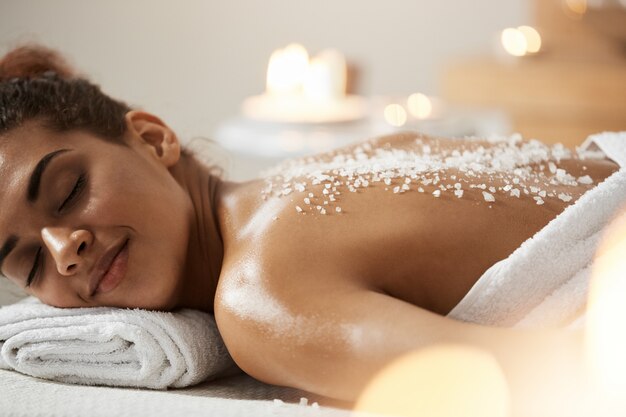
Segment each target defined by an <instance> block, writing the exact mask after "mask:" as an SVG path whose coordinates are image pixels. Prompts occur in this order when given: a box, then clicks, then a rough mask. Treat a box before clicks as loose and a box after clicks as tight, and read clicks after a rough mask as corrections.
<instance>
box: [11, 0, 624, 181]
mask: <svg viewBox="0 0 626 417" xmlns="http://www.w3.org/2000/svg"><path fill="white" fill-rule="evenodd" d="M31 41H34V42H40V43H43V44H44V45H47V46H49V47H53V48H57V49H58V50H60V51H61V52H62V53H64V54H65V56H66V57H67V58H68V59H69V60H70V63H72V64H73V65H74V66H75V68H77V69H78V70H79V71H81V72H82V73H84V74H86V75H87V76H89V77H90V78H91V79H92V80H93V81H94V82H96V83H98V84H100V85H101V86H102V88H103V89H104V91H105V92H107V93H109V94H111V95H112V96H114V97H116V98H119V99H122V100H124V101H126V102H128V103H129V104H130V105H132V106H135V107H139V108H142V109H145V110H147V111H150V112H152V113H155V114H157V115H158V116H160V117H161V118H162V119H163V120H164V121H165V122H166V123H167V124H169V125H170V126H171V127H172V128H173V129H174V130H175V131H176V132H177V133H178V134H179V136H180V138H181V140H183V141H184V142H190V141H191V145H190V146H192V147H198V146H200V147H204V148H205V149H206V146H205V145H204V143H205V142H204V141H202V140H193V139H194V138H198V137H203V138H209V139H211V140H213V141H214V143H215V144H214V145H210V146H209V148H210V149H211V150H210V154H211V155H212V157H213V159H214V160H215V161H216V162H217V163H219V164H221V165H223V166H224V168H225V169H226V172H227V176H228V177H229V178H231V179H235V180H244V179H248V178H251V177H253V176H255V175H257V174H258V172H259V171H260V170H262V169H265V168H267V167H269V166H271V165H273V164H274V163H276V162H278V161H280V160H282V159H284V158H286V157H293V156H301V155H307V154H311V153H315V152H320V151H325V150H329V149H332V148H335V147H339V146H343V145H345V144H348V143H351V142H354V141H359V140H363V139H367V138H369V137H372V136H375V135H380V134H385V133H391V132H394V131H397V130H407V129H412V130H419V131H422V132H425V133H429V134H433V135H442V136H450V137H463V136H472V135H474V136H489V135H505V134H510V133H512V132H519V133H521V134H522V135H523V136H524V137H527V138H537V139H541V140H543V141H545V142H549V143H555V142H562V143H564V144H566V145H568V146H575V145H578V144H580V143H581V142H582V141H583V140H584V139H585V138H586V137H587V136H588V135H589V134H591V133H595V132H601V131H605V130H626V52H625V51H626V0H604V1H602V0H595V1H594V0H507V1H498V0H474V1H471V2H469V1H463V0H438V1H425V0H386V1H384V2H383V1H369V2H363V1H357V0H343V1H332V0H316V1H304V0H292V1H288V2H287V1H279V0H264V1H253V0H249V1H244V0H230V1H221V2H218V1H208V0H207V1H201V0H182V1H178V2H173V1H156V0H150V1H148V0H109V1H106V2H85V1H80V0H55V1H54V2H52V1H46V0H2V1H0V54H4V53H6V52H7V51H8V50H10V49H11V48H13V47H15V46H17V45H20V44H22V43H25V42H31ZM198 144H199V145H198Z"/></svg>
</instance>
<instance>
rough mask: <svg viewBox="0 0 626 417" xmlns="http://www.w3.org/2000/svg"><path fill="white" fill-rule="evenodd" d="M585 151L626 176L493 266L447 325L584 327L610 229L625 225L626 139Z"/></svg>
mask: <svg viewBox="0 0 626 417" xmlns="http://www.w3.org/2000/svg"><path fill="white" fill-rule="evenodd" d="M582 149H584V150H586V151H591V152H594V151H596V150H597V149H600V150H601V151H602V153H603V154H604V155H606V156H607V157H609V158H611V159H612V160H613V161H615V162H617V163H618V164H619V165H620V170H619V171H617V172H615V173H613V174H612V175H611V176H609V177H608V178H606V179H605V180H604V181H603V182H601V183H599V184H598V185H597V186H596V187H594V188H592V189H590V190H588V191H587V192H586V193H585V194H584V195H582V196H581V197H580V198H579V199H578V200H577V201H576V202H575V203H574V204H572V205H571V206H568V207H567V208H566V209H565V210H564V211H563V212H562V213H560V214H559V215H558V216H556V218H554V219H553V220H552V221H550V222H549V223H548V224H547V225H546V226H545V227H544V228H543V229H541V230H540V231H538V232H537V233H536V234H535V235H534V236H533V237H531V238H529V239H527V240H526V241H525V242H524V243H522V245H521V246H520V247H518V248H517V249H516V250H515V251H514V252H513V253H512V254H511V255H510V256H509V257H507V258H506V259H503V260H501V261H499V262H497V263H495V264H494V265H492V266H491V267H490V268H489V269H488V270H487V271H486V272H485V273H484V274H483V275H482V276H481V277H480V279H479V280H478V281H477V282H476V283H475V284H474V286H473V287H472V288H471V289H470V291H469V292H468V293H467V294H466V295H465V297H464V298H463V299H462V300H461V301H460V302H459V303H458V304H457V305H456V306H455V307H454V308H453V309H452V311H450V312H449V313H448V317H451V318H454V319H458V320H462V321H469V322H474V323H479V324H486V325H494V326H511V327H570V328H577V327H581V326H583V325H584V321H585V320H584V317H585V314H586V309H587V296H588V288H589V280H590V278H591V272H592V270H593V267H594V265H595V262H596V250H597V248H598V245H599V243H600V241H601V239H602V237H603V234H604V232H605V230H604V229H605V227H607V226H608V225H609V224H610V223H611V222H612V221H615V219H616V218H617V219H622V221H626V214H624V209H625V208H626V132H605V133H600V134H596V135H592V136H590V137H589V138H588V139H587V140H586V141H585V143H584V144H583V146H582Z"/></svg>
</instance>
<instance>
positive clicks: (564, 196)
mask: <svg viewBox="0 0 626 417" xmlns="http://www.w3.org/2000/svg"><path fill="white" fill-rule="evenodd" d="M558 197H559V200H563V201H565V202H566V203H567V202H568V201H570V200H571V199H572V196H571V195H569V194H565V193H559V195H558Z"/></svg>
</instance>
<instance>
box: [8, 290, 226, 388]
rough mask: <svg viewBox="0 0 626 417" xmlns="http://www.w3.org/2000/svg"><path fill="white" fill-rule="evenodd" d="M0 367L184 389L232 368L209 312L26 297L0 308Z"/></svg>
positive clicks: (81, 380) (59, 377) (80, 380)
mask: <svg viewBox="0 0 626 417" xmlns="http://www.w3.org/2000/svg"><path fill="white" fill-rule="evenodd" d="M0 348H1V349H0V368H2V369H13V370H16V371H18V372H21V373H23V374H27V375H31V376H35V377H39V378H45V379H50V380H55V381H61V382H67V383H75V384H85V385H109V386H122V387H140V388H152V389H166V388H168V387H185V386H189V385H193V384H196V383H199V382H201V381H204V380H206V379H209V378H216V377H219V376H223V375H228V374H231V373H233V372H238V370H237V369H238V368H237V367H236V366H235V364H234V362H233V360H232V358H231V357H230V355H229V354H228V351H227V350H226V346H225V345H224V342H223V341H222V338H221V336H220V334H219V332H218V329H217V325H216V323H215V320H214V318H213V316H212V315H210V314H207V313H203V312H200V311H196V310H188V309H187V310H180V311H177V312H174V313H169V312H158V311H147V310H140V309H134V310H132V309H119V308H110V307H96V308H55V307H51V306H48V305H45V304H42V303H40V302H39V301H38V300H36V299H35V298H33V297H29V298H27V299H25V300H23V301H21V302H19V303H16V304H12V305H9V306H5V307H2V308H0Z"/></svg>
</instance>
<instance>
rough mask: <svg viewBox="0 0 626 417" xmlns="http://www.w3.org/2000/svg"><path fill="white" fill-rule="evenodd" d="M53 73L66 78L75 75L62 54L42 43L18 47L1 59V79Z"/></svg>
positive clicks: (33, 76)
mask: <svg viewBox="0 0 626 417" xmlns="http://www.w3.org/2000/svg"><path fill="white" fill-rule="evenodd" d="M52 73H54V74H56V75H57V76H58V77H60V78H65V79H70V78H74V76H75V74H74V71H73V70H72V68H71V67H70V65H69V64H68V63H67V62H66V61H65V59H64V58H63V57H62V56H61V54H59V53H58V52H57V51H55V50H52V49H49V48H46V47H44V46H41V45H24V46H20V47H17V48H15V49H13V50H12V51H10V52H8V53H7V54H6V55H5V56H4V57H3V58H1V59H0V81H6V80H10V79H12V78H37V77H40V76H43V75H49V74H52Z"/></svg>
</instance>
